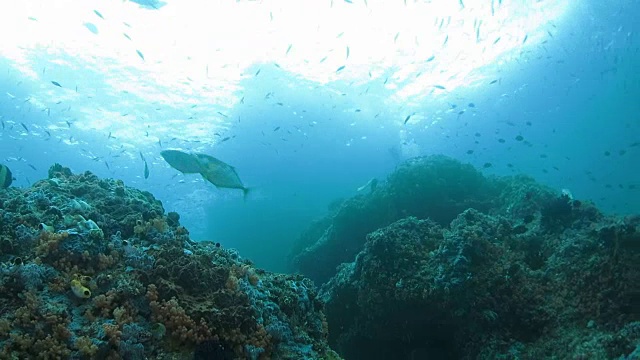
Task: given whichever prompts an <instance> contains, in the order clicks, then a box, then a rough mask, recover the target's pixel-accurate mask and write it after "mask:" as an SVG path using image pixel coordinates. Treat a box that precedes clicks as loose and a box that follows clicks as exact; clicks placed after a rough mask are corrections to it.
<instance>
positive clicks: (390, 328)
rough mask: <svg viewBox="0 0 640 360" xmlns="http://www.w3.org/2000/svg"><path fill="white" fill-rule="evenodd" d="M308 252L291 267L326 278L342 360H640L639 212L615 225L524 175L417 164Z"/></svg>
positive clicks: (325, 227)
mask: <svg viewBox="0 0 640 360" xmlns="http://www.w3.org/2000/svg"><path fill="white" fill-rule="evenodd" d="M311 237H315V239H316V241H313V240H312V239H311ZM301 244H302V245H301ZM297 249H298V250H299V249H303V250H299V251H298V252H297V253H296V254H295V258H294V259H295V262H294V265H297V266H298V269H300V270H302V271H303V273H304V274H305V275H309V276H310V277H312V278H315V279H318V280H320V281H322V282H324V284H323V285H322V288H321V291H320V297H321V298H322V299H323V301H324V302H325V311H326V314H327V321H328V324H329V343H330V345H331V346H332V347H333V348H334V349H336V350H337V351H338V353H339V354H340V355H342V356H343V357H344V358H345V359H365V358H366V359H541V358H557V359H637V358H638V355H637V354H638V353H639V352H640V306H639V305H638V304H640V216H636V217H627V218H616V217H613V216H605V215H603V214H601V213H600V212H599V211H598V210H597V209H596V208H595V207H594V206H593V205H592V204H591V203H589V202H584V201H578V200H574V199H572V198H571V197H570V196H569V195H567V194H566V193H565V194H559V193H558V192H556V191H553V190H552V189H549V188H546V187H544V186H541V185H539V184H537V183H535V181H533V180H532V179H530V178H527V177H523V176H516V177H505V178H498V177H495V178H484V177H482V176H481V175H480V174H479V173H477V172H476V171H475V170H473V169H472V168H469V167H468V166H466V165H463V164H460V163H457V162H456V161H454V160H451V159H445V158H442V157H428V158H420V159H414V160H411V161H410V162H407V163H405V164H404V165H402V166H401V167H400V168H399V169H398V171H396V172H395V173H394V174H392V175H391V176H390V177H389V179H388V180H387V183H386V184H382V185H381V186H378V188H377V189H376V190H375V191H374V192H373V193H372V194H370V195H366V196H358V197H355V198H353V199H349V200H346V201H345V202H344V203H343V204H342V205H341V207H340V208H339V209H338V210H337V211H336V212H334V213H332V214H329V215H328V216H327V217H326V218H325V219H322V220H319V221H317V222H316V223H314V224H313V225H312V226H311V227H310V228H309V230H307V231H306V232H305V233H303V236H302V237H301V239H300V244H298V245H297ZM341 250H342V251H343V252H342V253H341ZM311 259H319V260H311ZM311 261H313V262H314V264H315V266H316V267H323V268H322V269H317V268H312V266H311ZM337 265H339V266H338V267H337V270H336V266H337ZM325 279H329V280H328V281H326V282H325V281H324V280H325Z"/></svg>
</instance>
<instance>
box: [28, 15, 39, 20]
mask: <svg viewBox="0 0 640 360" xmlns="http://www.w3.org/2000/svg"><path fill="white" fill-rule="evenodd" d="M27 19H29V20H31V21H38V19H36V18H34V17H32V16H29V17H28V18H27Z"/></svg>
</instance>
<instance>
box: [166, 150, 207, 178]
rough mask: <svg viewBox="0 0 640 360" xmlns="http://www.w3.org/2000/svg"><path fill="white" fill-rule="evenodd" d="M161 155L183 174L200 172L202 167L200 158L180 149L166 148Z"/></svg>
mask: <svg viewBox="0 0 640 360" xmlns="http://www.w3.org/2000/svg"><path fill="white" fill-rule="evenodd" d="M160 155H162V157H163V158H164V160H165V161H166V162H168V163H169V165H171V167H172V168H174V169H176V170H178V171H180V172H181V173H183V174H200V172H201V171H202V170H201V167H200V162H199V161H198V158H197V157H195V156H193V155H191V154H188V153H186V152H183V151H179V150H164V151H161V152H160Z"/></svg>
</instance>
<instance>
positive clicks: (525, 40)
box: [522, 34, 529, 45]
mask: <svg viewBox="0 0 640 360" xmlns="http://www.w3.org/2000/svg"><path fill="white" fill-rule="evenodd" d="M528 38H529V34H527V35H525V36H524V39H523V40H522V44H523V45H524V43H526V42H527V39H528Z"/></svg>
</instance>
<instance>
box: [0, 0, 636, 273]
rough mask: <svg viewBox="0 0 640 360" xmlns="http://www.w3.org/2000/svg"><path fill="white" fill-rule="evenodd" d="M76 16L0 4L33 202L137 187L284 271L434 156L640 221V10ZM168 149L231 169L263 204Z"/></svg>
mask: <svg viewBox="0 0 640 360" xmlns="http://www.w3.org/2000/svg"><path fill="white" fill-rule="evenodd" d="M65 4H66V6H67V7H66V8H60V7H56V6H55V4H51V2H47V1H35V0H32V1H23V2H20V4H18V5H16V3H11V4H9V3H7V4H3V5H0V14H2V15H0V22H1V23H2V25H1V26H2V31H3V33H4V34H11V35H10V36H7V37H6V40H3V43H2V45H1V46H0V86H1V87H2V88H1V89H0V118H1V120H2V129H1V130H0V131H1V132H0V139H1V140H0V162H1V163H2V164H4V165H7V166H8V167H9V168H10V169H11V170H12V172H13V174H14V176H15V178H16V180H15V181H14V183H13V186H18V187H26V186H29V185H30V184H32V183H33V182H35V181H37V180H39V179H42V178H46V176H47V169H48V168H49V167H50V166H51V165H53V164H54V163H60V164H63V165H64V166H68V167H70V168H71V169H72V170H73V171H74V172H83V171H91V172H93V173H95V174H96V175H98V176H100V177H113V178H119V179H122V180H123V181H124V182H125V183H126V184H127V185H128V186H132V187H136V188H140V189H143V190H146V191H149V192H151V193H152V194H154V196H155V197H157V198H158V199H160V200H161V201H162V202H163V204H164V207H165V210H167V211H177V212H178V213H180V215H181V222H182V223H183V224H184V225H185V226H186V227H187V228H188V229H189V230H190V231H191V235H192V238H194V239H197V240H213V241H216V242H221V243H223V244H224V245H225V246H226V247H234V248H237V249H238V250H239V251H240V253H241V254H243V256H246V257H248V258H251V259H253V260H254V261H255V262H256V263H257V264H258V265H259V266H262V267H265V268H268V269H270V270H275V271H285V270H286V269H287V266H286V256H287V254H288V252H289V251H290V248H291V244H292V243H293V242H294V241H295V240H296V238H297V237H298V236H299V234H300V232H301V231H303V230H304V229H305V228H306V227H307V226H308V225H309V223H310V222H311V221H312V220H313V219H315V218H318V217H320V216H322V215H324V214H325V212H326V209H327V206H328V205H329V204H330V203H332V202H333V201H335V200H336V199H340V198H347V197H350V196H353V195H354V194H355V193H356V189H357V188H358V187H360V186H361V185H363V184H365V183H366V182H367V181H368V180H369V179H371V178H374V177H375V178H378V179H384V178H385V176H386V175H388V174H389V173H390V172H391V171H392V170H393V169H394V168H395V166H396V165H398V164H399V163H400V162H401V161H403V160H405V159H408V158H410V157H414V156H420V155H430V154H445V155H447V156H450V157H453V158H455V159H459V160H460V161H463V162H469V163H471V164H473V165H474V166H476V167H478V168H480V169H482V171H483V172H484V173H485V174H487V175H492V174H495V175H511V174H521V173H522V174H526V175H529V176H531V177H533V178H535V179H536V180H538V181H539V182H541V183H543V184H546V185H549V186H551V187H553V188H556V189H558V190H560V189H568V190H569V191H570V192H571V193H572V194H573V196H574V197H575V198H579V199H584V200H592V201H593V202H595V203H596V204H597V206H598V207H599V208H600V209H602V210H603V211H605V212H608V213H618V214H631V213H638V212H640V170H638V157H639V156H640V100H639V99H640V39H639V35H638V31H639V30H640V29H639V25H638V24H637V21H636V16H635V15H636V14H639V13H640V4H639V3H638V2H636V1H608V2H606V4H601V2H595V1H581V2H579V3H577V2H570V1H560V0H557V1H544V2H536V3H535V4H530V3H529V2H525V1H498V0H494V1H483V2H479V3H474V4H471V3H466V4H465V2H459V3H456V4H453V5H452V4H449V2H446V3H445V2H442V3H439V2H433V1H432V2H419V1H409V0H407V1H405V2H397V4H393V5H389V4H388V3H387V2H382V1H381V2H374V1H368V2H366V1H355V0H354V1H337V0H334V1H319V2H313V3H304V4H301V3H300V2H297V3H296V2H282V3H278V4H268V3H259V2H254V1H246V2H245V1H238V2H230V3H226V2H219V3H211V2H201V1H177V0H175V1H170V0H169V1H166V4H165V3H164V2H162V3H160V2H158V4H156V6H154V4H153V2H151V1H149V2H120V1H79V0H78V1H69V2H67V3H65ZM164 149H181V150H185V151H194V152H200V153H207V154H210V155H212V156H215V157H217V158H219V159H221V160H223V161H225V162H227V163H229V164H231V165H232V166H234V167H235V168H236V170H237V171H238V173H239V175H240V177H241V179H242V180H243V182H244V184H245V185H247V186H248V187H250V188H252V192H251V194H250V196H249V198H248V199H247V200H246V201H243V199H242V192H241V191H239V190H230V189H216V188H215V187H214V186H213V185H212V184H210V183H208V182H206V181H204V180H203V179H202V178H200V177H199V176H198V175H182V174H180V173H179V172H177V171H176V170H174V169H172V168H171V167H170V166H168V164H166V163H165V162H164V160H163V159H162V158H161V157H160V151H161V150H164ZM140 154H142V155H143V156H144V158H145V159H147V161H148V164H149V168H150V176H149V178H148V179H145V178H144V164H143V162H142V161H141V158H140V157H141V156H140Z"/></svg>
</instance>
